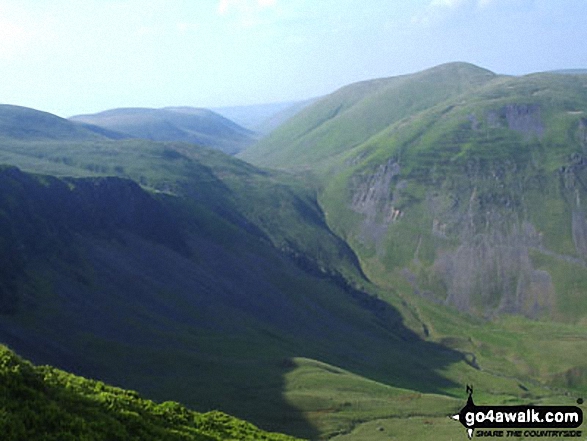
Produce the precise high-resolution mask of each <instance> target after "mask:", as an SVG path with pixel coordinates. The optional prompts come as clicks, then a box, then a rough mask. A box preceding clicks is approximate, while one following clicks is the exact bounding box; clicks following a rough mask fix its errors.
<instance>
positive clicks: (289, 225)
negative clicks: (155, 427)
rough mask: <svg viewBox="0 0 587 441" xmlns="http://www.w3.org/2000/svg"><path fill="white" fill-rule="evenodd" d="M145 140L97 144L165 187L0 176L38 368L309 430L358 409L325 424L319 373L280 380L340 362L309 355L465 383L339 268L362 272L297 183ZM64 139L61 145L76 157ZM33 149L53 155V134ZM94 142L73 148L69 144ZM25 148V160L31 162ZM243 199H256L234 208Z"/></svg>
mask: <svg viewBox="0 0 587 441" xmlns="http://www.w3.org/2000/svg"><path fill="white" fill-rule="evenodd" d="M134 143H135V141H133V142H131V144H132V145H131V146H130V147H129V146H127V142H124V143H122V144H121V143H118V142H117V143H112V144H107V145H102V148H103V149H104V150H103V151H101V154H102V155H106V154H105V152H106V151H109V152H110V157H112V156H115V157H116V158H117V160H118V161H123V159H122V157H123V156H124V155H125V154H132V155H136V154H140V157H141V158H142V161H144V162H143V163H141V161H139V160H137V161H132V160H130V159H132V158H133V156H131V158H126V159H125V160H124V162H120V163H124V164H125V166H127V164H130V163H132V164H133V167H136V168H137V170H142V169H143V167H144V166H145V163H148V164H149V165H150V167H149V170H150V171H151V172H153V173H154V174H153V175H152V176H149V177H148V178H147V177H145V183H147V184H150V185H151V186H158V187H159V188H161V189H163V188H165V189H166V190H165V192H162V191H161V190H160V191H156V192H151V193H147V192H145V190H143V189H141V188H140V187H139V186H138V185H137V184H136V183H134V182H133V181H130V180H128V179H121V178H117V177H86V178H54V177H50V176H33V175H28V174H26V173H23V172H21V171H19V170H18V169H15V168H13V167H5V168H3V169H2V171H1V173H0V195H1V196H0V206H1V207H2V210H1V216H0V222H2V229H1V230H0V239H1V240H0V244H1V245H2V246H1V252H0V255H2V258H3V262H2V263H3V265H4V268H5V271H3V273H2V277H1V281H0V284H1V286H0V290H1V295H0V298H1V299H2V302H1V303H2V310H1V311H0V314H1V315H2V320H1V323H0V339H1V341H3V342H5V343H8V344H9V345H10V346H11V347H14V348H15V349H17V350H18V351H19V352H20V353H22V354H24V355H25V356H27V357H29V358H31V359H33V360H35V361H37V362H42V363H51V364H53V365H55V366H58V367H60V368H66V369H68V370H71V371H74V372H76V373H79V374H83V375H87V376H92V377H97V378H100V379H102V380H107V381H109V382H112V383H114V384H118V385H123V386H125V387H130V388H133V389H137V390H140V391H141V392H143V393H145V394H146V395H147V396H149V397H154V398H157V399H162V400H164V399H173V400H178V401H181V402H182V403H186V404H188V405H191V406H193V407H194V408H196V409H200V410H210V409H214V408H220V409H222V410H224V411H229V412H231V413H233V414H236V415H239V416H240V417H246V418H247V419H250V420H252V421H254V422H255V423H257V424H260V425H261V426H263V427H265V428H269V429H271V430H276V429H281V430H282V431H286V432H288V433H295V434H299V435H303V436H307V437H310V438H315V437H316V436H318V434H319V433H324V431H338V430H340V429H341V427H345V426H346V425H348V424H349V422H350V421H351V418H352V413H349V416H347V417H344V418H343V419H340V418H335V419H334V420H333V421H332V422H329V423H328V425H327V427H328V429H325V428H320V429H319V430H320V432H318V431H317V430H318V429H317V427H320V425H323V424H325V423H324V422H323V418H324V417H323V416H322V415H323V413H322V412H321V411H320V409H322V408H323V406H325V405H326V406H329V405H330V404H328V402H323V401H321V399H319V398H314V397H313V395H314V393H313V392H311V390H312V389H313V386H312V385H311V384H312V383H311V379H310V380H309V381H310V383H307V381H308V380H303V381H302V383H301V384H302V385H303V389H300V386H297V388H296V389H295V393H293V390H290V389H289V388H290V387H291V386H288V383H287V380H286V378H287V375H288V374H292V375H293V374H294V373H295V372H296V371H298V370H306V369H309V370H310V372H316V371H317V372H318V373H320V374H321V375H323V373H324V372H329V371H328V369H335V368H334V367H332V368H331V367H324V366H325V365H320V364H318V365H315V364H312V363H314V362H313V361H312V360H320V361H321V362H322V363H324V362H326V363H329V364H330V365H331V366H339V368H340V367H343V368H346V369H347V370H349V371H351V372H355V374H359V375H358V376H356V377H353V380H352V381H353V383H355V384H356V383H357V382H358V383H359V384H361V383H364V384H371V383H372V380H373V379H377V380H379V381H381V382H382V383H380V385H379V386H378V387H380V388H383V389H385V387H388V386H385V382H390V383H391V384H393V385H394V386H395V387H404V388H409V389H417V390H422V391H429V392H438V391H440V390H442V389H443V388H444V389H446V390H450V388H451V387H456V385H455V384H453V382H452V381H450V380H447V379H444V378H443V377H442V376H439V375H438V374H436V373H435V372H434V371H435V370H436V369H440V368H441V367H442V366H446V365H451V364H456V365H459V366H461V365H462V366H464V367H465V369H466V366H467V364H466V360H465V359H464V357H463V356H462V355H461V354H459V353H457V352H454V351H452V350H447V349H446V348H443V347H441V346H439V345H436V344H430V343H427V342H425V341H422V340H421V339H420V337H419V336H418V335H417V334H416V333H414V332H413V331H412V330H410V329H408V328H406V327H405V326H404V325H403V324H402V319H401V316H400V315H399V314H398V312H397V311H396V310H395V309H394V308H392V307H391V306H389V305H387V304H385V303H384V302H382V301H380V300H378V299H377V298H376V297H375V296H373V295H372V294H370V293H368V292H365V291H362V290H360V289H357V288H353V287H352V285H351V284H349V282H346V281H345V278H343V274H345V273H346V274H347V275H348V276H349V277H351V276H352V274H353V272H354V273H355V277H357V279H356V280H359V277H360V275H359V273H357V270H356V269H354V270H353V268H354V265H355V263H354V261H353V260H352V259H351V257H352V254H349V252H348V249H345V247H344V244H343V243H342V242H339V239H337V238H336V237H334V236H333V235H332V234H331V233H329V232H328V230H327V229H326V228H325V224H324V221H323V220H322V219H321V217H320V216H321V215H320V212H319V211H316V207H315V206H313V205H311V204H310V201H309V200H305V199H304V198H305V197H306V196H304V193H303V192H302V190H299V189H298V190H296V189H295V187H293V186H292V187H289V186H286V185H285V184H284V183H283V182H280V180H279V179H278V178H277V177H276V176H273V177H271V176H270V175H267V174H266V173H265V172H260V171H255V169H253V168H252V167H251V166H247V165H246V164H243V163H241V162H240V161H236V160H231V159H230V158H228V157H226V156H224V155H221V154H220V153H216V152H214V151H209V150H202V149H197V148H195V150H194V147H193V146H190V145H183V144H180V145H176V146H172V145H169V144H165V145H160V144H157V143H153V144H146V145H143V146H142V150H140V148H139V146H137V145H136V144H134ZM18 146H19V148H20V150H21V151H22V147H23V145H22V144H18ZM66 146H67V144H65V145H64V144H63V143H58V144H56V145H55V150H54V151H53V153H54V154H55V155H60V156H59V157H61V158H62V157H64V156H63V155H65V156H66V157H67V155H68V154H69V153H70V152H69V151H68V150H67V148H66ZM28 147H29V149H28V150H27V151H26V153H27V154H28V155H34V152H35V148H39V149H41V150H42V151H43V154H44V155H45V156H44V159H43V161H46V162H47V163H48V164H49V165H48V166H51V164H52V161H51V159H50V158H51V156H50V155H51V149H52V145H51V144H50V143H47V142H43V143H41V144H39V146H37V145H36V144H34V143H32V144H28ZM89 147H92V148H93V149H96V144H94V143H91V144H89V145H86V146H85V148H89ZM114 147H116V148H118V149H119V150H118V151H116V150H114ZM127 147H128V148H127ZM13 148H14V149H15V150H18V149H19V148H17V147H16V145H15V146H13ZM83 148H84V145H80V144H79V143H75V148H72V151H75V152H77V153H78V154H80V153H79V152H80V149H83ZM169 151H172V152H175V154H176V155H180V154H181V155H190V159H188V156H184V157H183V159H181V160H180V159H179V158H178V157H176V156H175V155H172V154H171V153H169ZM190 151H192V153H190ZM115 152H116V155H114V153H115ZM161 152H168V153H166V154H165V156H164V158H165V159H164V160H163V161H161V156H160V154H161ZM87 154H88V156H87V157H85V158H84V157H83V155H81V154H80V156H78V157H73V158H72V159H71V160H70V161H67V162H68V163H69V164H70V165H68V166H67V167H69V170H70V171H74V170H77V168H76V167H77V165H76V164H78V163H80V162H81V163H82V164H83V161H89V162H90V163H93V162H94V161H95V158H93V157H92V155H91V154H90V153H87ZM94 154H96V153H95V151H94ZM149 154H151V155H153V157H150V158H147V159H145V158H146V157H148V156H149ZM23 156H24V155H23ZM23 156H14V158H17V159H18V158H20V159H21V161H22V162H23V163H24V164H25V165H26V161H25V160H23V159H22V157H23ZM106 157H107V156H106ZM198 157H199V158H200V160H199V161H198V160H197V158H198ZM26 158H29V157H28V156H26ZM154 158H159V161H161V162H159V166H160V167H164V168H166V172H167V173H166V174H165V175H164V176H163V175H159V174H157V170H156V167H155V166H154V164H156V162H155V159H154ZM170 158H171V159H170ZM78 161H79V162H78ZM178 161H183V164H182V165H181V166H180V165H179V164H177V162H178ZM214 162H215V166H214V168H211V169H209V168H207V167H206V166H205V165H204V164H208V165H211V163H214ZM32 164H33V165H31V163H29V164H28V166H29V167H34V166H36V165H38V162H36V161H33V163H32ZM57 165H58V166H61V164H57ZM110 166H113V164H110ZM116 167H118V166H116ZM184 167H185V168H184ZM58 168H59V167H58ZM174 170H175V171H174ZM86 171H87V170H86ZM128 171H129V172H131V173H132V172H133V169H132V168H129V169H128ZM159 172H160V170H159ZM184 173H185V175H184ZM181 176H183V177H184V179H187V178H186V177H189V181H182V180H181V179H180V177H181ZM218 176H220V177H222V179H219V177H218ZM238 182H240V188H241V189H242V191H243V193H244V194H243V195H241V196H239V195H238V192H239V190H237V189H238V188H239V186H238V185H237V183H238ZM241 198H242V199H241ZM265 198H269V199H265ZM245 201H246V204H247V205H248V206H249V208H248V210H243V209H241V208H240V207H241V206H243V205H244V204H245ZM255 205H256V206H255ZM252 206H254V207H252ZM280 219H283V220H280ZM275 224H277V226H279V227H280V228H279V229H278V228H277V226H275ZM298 224H302V225H298ZM298 235H299V236H300V237H303V238H304V240H301V239H299V240H298V239H297V237H298ZM304 247H305V248H304ZM351 280H352V278H351ZM297 357H302V359H300V360H298V359H297ZM397 357H401V358H402V359H403V361H404V362H403V363H402V364H400V365H398V364H397V363H395V362H394V361H395V360H396V359H397ZM339 368H336V369H339ZM415 373H417V374H418V375H417V376H416V377H414V374H415ZM312 375H316V374H312ZM328 375H330V374H328ZM310 378H311V377H310ZM370 382H371V383H370ZM298 384H299V383H298ZM342 387H344V384H343V385H342ZM287 391H290V392H287ZM286 392H287V393H291V394H293V395H291V397H290V398H287V399H285V398H284V396H283V395H284V393H286ZM402 393H403V392H402ZM309 398H310V399H311V401H310V402H311V403H313V404H311V405H310V407H308V399H309ZM290 399H291V400H292V402H290V401H289V400H290ZM292 403H294V404H292ZM451 403H452V401H451ZM340 404H341V406H342V403H340ZM315 406H318V407H317V408H316V407H315ZM314 408H316V409H317V410H316V415H315V416H313V414H312V413H311V412H312V410H313V409H314ZM352 409H353V408H352V407H349V408H348V409H347V408H345V407H344V406H343V407H341V410H347V411H349V412H350V411H351V410H352ZM307 412H310V413H307ZM326 416H328V414H326ZM309 421H311V423H310V422H309ZM328 433H330V432H328Z"/></svg>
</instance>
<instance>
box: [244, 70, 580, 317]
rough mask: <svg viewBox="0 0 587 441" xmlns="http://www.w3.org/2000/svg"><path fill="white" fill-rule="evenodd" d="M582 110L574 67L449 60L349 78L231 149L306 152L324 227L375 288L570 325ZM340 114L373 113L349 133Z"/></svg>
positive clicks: (268, 156) (283, 155)
mask: <svg viewBox="0 0 587 441" xmlns="http://www.w3.org/2000/svg"><path fill="white" fill-rule="evenodd" d="M390 84H393V86H390ZM449 86H450V87H449ZM365 90H368V91H369V92H368V93H366V92H365ZM382 90H383V91H384V92H382ZM390 91H393V93H391V92H390ZM400 91H401V92H400ZM350 92H353V95H352V96H354V97H355V99H354V100H352V99H351V98H347V97H348V96H350ZM365 96H367V97H369V98H364V97H365ZM343 97H345V98H346V101H345V100H344V99H343ZM357 97H358V98H357ZM327 109H330V110H332V109H340V110H337V111H336V112H334V111H332V112H331V113H330V116H328V117H326V116H325V115H326V114H327V113H328V111H327ZM355 109H360V110H361V111H360V112H358V110H355ZM586 111H587V77H586V76H584V75H555V74H536V75H530V76H526V77H520V78H511V77H497V76H495V75H492V74H490V73H487V72H485V71H483V70H481V69H478V68H475V67H472V66H468V65H463V64H450V65H445V66H440V67H438V68H434V69H430V70H428V71H425V72H422V73H419V74H415V75H411V76H408V77H397V78H394V79H386V80H377V81H374V82H367V83H360V84H357V85H351V86H348V87H347V88H346V89H343V90H341V91H339V92H337V93H335V94H333V95H331V96H329V97H327V98H325V99H323V100H322V101H320V102H318V103H317V104H316V105H314V106H312V107H310V108H308V109H307V110H306V111H305V112H303V115H302V114H300V115H298V117H296V118H294V119H293V120H292V121H291V122H290V123H287V124H285V125H284V126H283V127H281V128H280V129H279V130H277V131H276V132H275V136H274V137H273V139H272V138H271V137H269V138H268V141H267V142H266V143H261V144H259V145H258V146H256V147H254V148H252V149H251V150H250V151H249V152H247V153H246V154H243V157H245V158H249V159H251V160H252V161H253V162H255V163H261V164H271V165H274V166H277V167H281V168H285V167H291V166H293V167H304V168H308V167H310V166H311V163H312V160H313V161H314V165H313V166H311V167H310V168H311V170H313V171H314V172H315V176H318V177H319V179H320V180H321V182H322V184H323V190H322V192H321V194H320V201H321V204H322V207H323V208H324V210H325V212H326V214H327V220H328V222H329V225H330V226H331V227H332V228H333V229H334V231H336V232H337V233H338V234H339V235H340V236H341V237H344V238H345V239H347V241H348V242H349V244H351V246H352V247H353V249H354V250H355V251H356V252H357V253H358V255H359V258H360V260H361V263H362V266H363V269H364V270H365V272H366V273H367V275H368V276H369V277H370V278H371V280H373V281H376V282H377V283H378V284H380V285H383V286H390V287H397V286H405V287H409V288H407V289H405V292H410V291H411V292H413V293H417V294H418V295H421V296H424V297H426V298H427V299H429V300H431V301H433V302H437V303H444V304H448V305H452V306H453V307H456V308H458V309H460V310H463V311H467V312H476V313H479V314H481V315H484V316H492V315H495V314H503V313H516V314H522V315H526V316H528V317H534V318H537V317H548V318H552V319H557V320H565V321H566V320H571V321H574V322H582V321H584V320H585V318H586V316H587V303H585V297H584V296H582V295H581V292H582V291H583V288H584V287H585V286H587V285H586V284H585V282H586V280H587V279H586V277H587V272H586V270H585V267H586V263H585V258H586V257H587V254H586V251H585V250H586V248H585V245H584V237H587V236H586V233H585V231H587V230H585V225H586V224H585V215H584V210H583V208H582V204H581V200H582V199H583V198H584V197H585V194H584V191H585V189H584V188H583V184H582V183H583V182H584V180H585V177H584V176H583V174H584V163H585V161H586V160H585V159H584V155H585V154H586V153H587V150H586V149H587V141H586V138H585V133H586V130H587V129H586V127H587V120H586V118H585V115H586V114H585V112H586ZM347 114H349V115H353V118H352V120H359V121H362V120H361V119H360V116H359V115H363V118H364V119H369V120H370V121H374V123H373V124H372V125H371V126H369V124H365V123H361V125H360V127H362V128H363V129H362V130H363V131H361V130H360V129H358V130H356V131H355V132H354V133H351V129H347V130H342V129H341V128H340V126H339V120H341V121H342V120H343V117H344V116H345V115H347ZM345 122H346V124H347V125H348V126H349V127H351V128H354V127H355V126H354V125H353V124H352V123H351V118H350V117H349V118H347V119H346V121H345ZM309 128H311V129H309ZM286 137H289V139H290V141H289V142H285V141H284V139H285V138H286ZM279 140H282V141H281V142H284V144H283V145H280V146H278V145H275V144H273V143H274V142H279ZM269 141H271V142H269ZM266 150H267V151H266ZM269 150H270V151H269ZM255 152H259V153H260V152H263V158H261V159H259V160H257V161H255V156H254V155H255V154H256V153H255Z"/></svg>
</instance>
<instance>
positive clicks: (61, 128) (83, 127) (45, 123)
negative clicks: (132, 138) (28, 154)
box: [0, 104, 127, 140]
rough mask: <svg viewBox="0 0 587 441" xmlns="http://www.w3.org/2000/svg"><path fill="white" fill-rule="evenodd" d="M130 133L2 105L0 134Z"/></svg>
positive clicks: (86, 136) (71, 136)
mask: <svg viewBox="0 0 587 441" xmlns="http://www.w3.org/2000/svg"><path fill="white" fill-rule="evenodd" d="M126 136H127V135H124V134H122V133H119V132H116V131H113V130H108V129H105V128H102V127H99V126H95V125H92V124H84V123H80V122H72V121H69V120H67V119H64V118H60V117H58V116H56V115H53V114H51V113H47V112H42V111H40V110H35V109H30V108H27V107H21V106H14V105H8V104H2V105H0V137H5V138H12V139H19V140H44V139H46V140H56V139H65V140H91V139H104V138H108V139H123V138H125V137H126Z"/></svg>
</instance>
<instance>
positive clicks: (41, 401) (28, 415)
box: [0, 345, 294, 441]
mask: <svg viewBox="0 0 587 441" xmlns="http://www.w3.org/2000/svg"><path fill="white" fill-rule="evenodd" d="M0 380H1V381H0V408H1V409H2V410H1V411H0V430H2V439H4V440H6V441H11V440H14V441H16V440H24V439H35V440H69V439H71V440H104V439H108V440H115V439H116V440H141V441H145V440H170V441H171V440H185V441H188V440H194V441H196V440H202V441H208V440H209V441H212V440H225V439H226V440H228V439H230V440H234V439H239V440H267V441H269V440H284V441H285V440H292V441H293V439H294V438H291V437H288V436H285V435H280V434H274V433H267V432H263V431H261V430H259V429H257V428H256V427H255V426H253V425H251V424H249V423H246V422H244V421H240V420H237V419H236V418H232V417H230V416H228V415H226V414H223V413H220V412H210V413H207V414H199V413H196V412H193V411H190V410H188V409H186V408H185V407H183V406H181V405H180V404H179V403H176V402H171V401H167V402H164V403H161V404H156V403H154V402H152V401H149V400H146V399H144V398H141V397H140V395H139V394H137V393H136V392H134V391H129V390H123V389H119V388H115V387H112V386H108V385H106V384H104V383H103V382H101V381H94V380H87V379H85V378H82V377H77V376H75V375H72V374H69V373H66V372H64V371H61V370H58V369H55V368H52V367H49V366H33V365H32V364H30V363H29V362H27V361H25V360H22V359H21V358H20V357H18V356H17V355H16V354H14V352H12V351H10V350H9V349H7V348H6V347H5V346H2V345H0Z"/></svg>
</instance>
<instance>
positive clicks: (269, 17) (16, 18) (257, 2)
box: [0, 0, 587, 117]
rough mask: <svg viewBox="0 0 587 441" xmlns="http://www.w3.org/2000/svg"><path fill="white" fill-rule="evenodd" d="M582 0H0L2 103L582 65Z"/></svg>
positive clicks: (62, 104) (46, 106) (264, 89)
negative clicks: (456, 66)
mask: <svg viewBox="0 0 587 441" xmlns="http://www.w3.org/2000/svg"><path fill="white" fill-rule="evenodd" d="M585 17H587V0H171V1H170V0H51V1H46V0H0V103H4V104H16V105H21V106H26V107H32V108H35V109H38V110H44V111H47V112H51V113H54V114H57V115H59V116H62V117H68V116H72V115H76V114H82V113H94V112H98V111H102V110H106V109H111V108H117V107H165V106H194V107H207V108H211V107H212V108H213V107H223V106H236V105H250V104H262V103H271V102H281V101H293V100H302V99H307V98H312V97H317V96H322V95H325V94H328V93H331V92H333V91H335V90H336V89H338V88H340V87H342V86H345V85H347V84H350V83H353V82H356V81H362V80H368V79H372V78H380V77H389V76H395V75H401V74H406V73H412V72H417V71H420V70H424V69H427V68H430V67H433V66H436V65H438V64H442V63H447V62H451V61H466V62H470V63H473V64H476V65H478V66H481V67H484V68H487V69H490V70H492V71H494V72H496V73H501V74H510V75H524V74H528V73H533V72H540V71H546V70H554V69H568V68H587V49H586V48H585V42H587V26H586V25H585Z"/></svg>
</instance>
